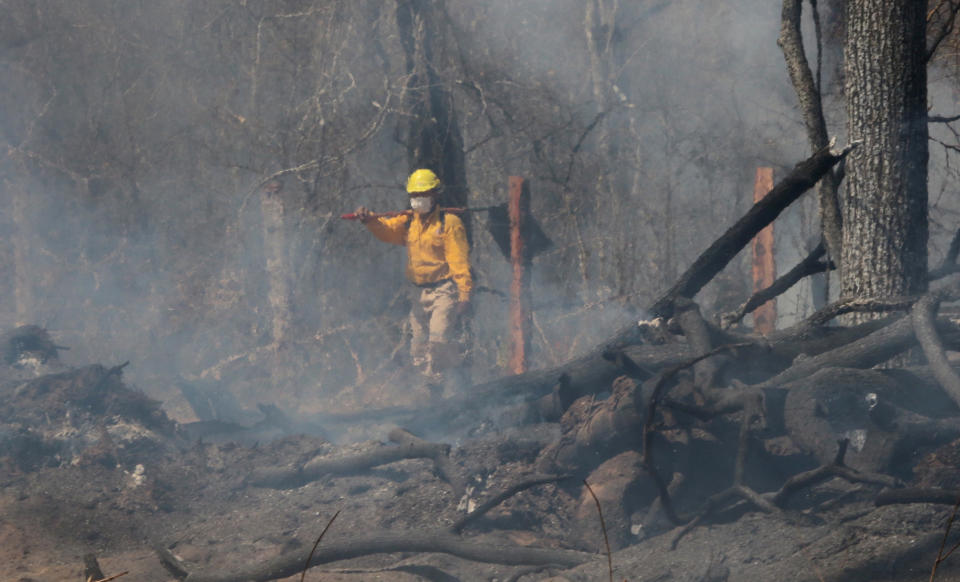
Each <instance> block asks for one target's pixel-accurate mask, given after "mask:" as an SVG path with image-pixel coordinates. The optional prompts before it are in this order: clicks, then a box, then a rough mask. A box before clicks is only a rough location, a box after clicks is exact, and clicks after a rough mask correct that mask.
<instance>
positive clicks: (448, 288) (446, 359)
mask: <svg viewBox="0 0 960 582" xmlns="http://www.w3.org/2000/svg"><path fill="white" fill-rule="evenodd" d="M456 305H457V286H456V284H455V283H454V282H453V281H449V280H448V281H444V282H443V283H441V284H440V285H438V286H436V287H425V288H423V289H420V290H419V293H418V294H417V296H415V297H414V299H413V308H412V309H411V310H410V328H411V330H412V337H411V338H410V356H411V357H412V359H413V365H414V366H415V367H417V368H418V369H420V371H422V372H423V373H425V374H427V375H429V376H436V375H440V374H441V373H442V372H443V371H444V370H449V369H450V368H453V367H455V366H457V365H458V364H459V363H460V359H461V358H462V354H461V353H460V347H459V346H458V345H457V344H456V342H455V341H454V333H455V332H456V327H457V326H456V324H457V316H456Z"/></svg>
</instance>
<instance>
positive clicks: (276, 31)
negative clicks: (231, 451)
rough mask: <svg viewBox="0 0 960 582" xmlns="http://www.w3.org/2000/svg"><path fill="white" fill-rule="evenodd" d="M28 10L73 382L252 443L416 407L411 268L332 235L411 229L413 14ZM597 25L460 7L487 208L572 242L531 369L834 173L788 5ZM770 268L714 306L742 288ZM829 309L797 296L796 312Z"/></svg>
mask: <svg viewBox="0 0 960 582" xmlns="http://www.w3.org/2000/svg"><path fill="white" fill-rule="evenodd" d="M27 4H28V3H24V4H22V5H17V6H14V7H12V9H13V10H14V11H16V10H21V11H23V14H18V13H12V14H9V15H8V17H9V18H12V19H13V21H15V22H21V23H22V24H23V26H21V27H20V28H19V30H22V31H24V32H23V34H22V35H21V36H23V35H25V38H24V39H22V40H23V41H22V42H17V43H14V44H12V45H11V46H9V47H7V48H6V51H5V52H4V53H3V55H2V58H0V68H2V70H3V72H4V75H5V77H4V78H5V80H6V83H5V90H4V92H3V95H2V99H3V101H2V103H3V105H4V107H3V111H4V112H5V113H4V115H3V116H2V117H0V132H2V134H0V135H2V139H3V140H4V142H5V144H6V145H7V147H8V152H9V155H8V156H7V158H6V159H5V160H4V161H2V162H0V169H2V171H3V176H4V179H3V186H4V188H3V195H4V196H5V197H6V200H5V202H6V207H7V208H8V209H10V212H9V213H7V214H6V215H5V216H3V217H2V218H0V225H2V229H3V233H4V234H5V235H6V236H4V237H0V239H2V241H0V269H3V272H4V273H5V274H6V275H7V277H5V278H4V279H5V281H6V282H5V283H4V284H3V287H2V289H3V291H4V292H5V293H6V295H7V296H8V297H10V298H11V301H10V302H8V305H9V307H8V309H7V311H6V313H5V314H3V321H4V323H6V324H12V323H14V322H15V321H17V320H19V319H21V318H26V319H29V321H23V322H24V323H39V324H41V325H45V326H47V327H49V328H50V329H51V331H52V332H53V333H54V335H55V337H56V340H57V342H58V343H61V344H65V345H69V346H71V348H72V349H71V351H70V352H68V353H67V354H65V357H66V358H67V359H68V361H69V362H70V363H73V364H78V365H79V364H83V363H87V362H92V361H101V362H104V363H107V364H116V363H120V362H122V361H126V360H130V361H131V365H130V366H129V367H128V368H126V369H125V370H124V373H125V375H126V377H127V380H128V381H129V382H130V383H132V384H134V385H136V386H137V387H139V388H141V389H142V390H144V391H145V392H147V393H148V394H150V395H152V396H154V397H156V398H158V399H161V400H163V401H164V402H165V406H166V407H167V409H168V410H170V411H171V413H172V414H175V416H177V417H178V418H181V419H188V418H190V417H191V415H192V414H193V413H194V411H193V409H191V407H190V406H189V403H188V402H187V401H186V396H185V395H184V389H183V386H191V387H192V389H195V390H194V391H197V390H199V392H200V393H203V394H206V395H207V397H208V398H209V399H210V400H212V401H216V406H217V407H219V408H220V411H221V412H220V413H218V414H220V415H221V416H222V415H233V416H234V417H236V418H237V419H239V420H243V421H245V422H249V421H252V420H255V419H257V418H258V415H259V414H260V413H259V411H258V409H257V408H256V405H257V404H258V403H272V404H277V405H278V406H280V407H281V408H283V409H284V410H286V411H288V412H290V413H291V414H301V415H310V414H315V413H318V412H321V411H323V412H330V410H340V409H362V408H378V407H381V406H389V405H391V404H393V403H395V402H396V401H400V400H403V399H404V398H409V395H410V391H411V390H412V389H413V383H414V381H413V380H411V379H410V378H407V377H404V376H403V373H402V371H403V370H404V368H405V367H406V364H407V361H406V356H405V353H406V349H405V341H406V336H405V333H406V330H405V325H406V323H405V322H406V317H407V312H408V309H409V304H410V300H409V293H408V291H409V286H408V284H407V283H406V282H405V280H404V277H403V271H404V268H403V267H404V265H403V263H404V260H405V254H404V252H405V251H404V249H402V248H399V247H392V246H389V245H385V244H382V243H380V242H378V241H375V240H374V239H373V237H372V236H370V234H369V233H368V232H366V229H364V228H363V227H362V226H360V225H358V224H356V223H351V222H346V221H341V220H339V219H338V218H336V217H337V215H339V214H340V213H342V212H349V211H352V210H353V209H354V208H355V207H357V206H360V205H365V206H368V207H370V208H373V209H375V210H390V209H399V208H401V207H404V206H405V205H406V197H405V195H404V194H403V190H402V184H403V181H404V179H405V177H406V174H407V172H408V171H409V170H410V168H409V167H408V166H407V159H408V152H407V151H406V148H405V145H404V144H403V143H402V142H401V139H400V136H401V135H402V128H403V124H404V123H405V122H406V118H405V116H406V115H408V111H407V110H406V108H407V107H408V104H406V103H405V101H404V99H405V96H406V94H407V93H406V92H407V88H406V82H407V80H408V79H407V77H406V69H405V63H404V62H402V61H403V55H404V54H405V53H404V51H403V49H402V46H401V42H402V41H403V39H401V38H399V35H400V31H399V30H398V29H397V27H396V23H395V16H394V13H393V8H391V7H387V6H384V5H383V3H378V2H372V1H369V2H366V1H364V2H342V1H336V0H314V1H308V2H300V3H296V4H297V9H296V10H294V9H292V8H290V7H289V5H290V3H288V2H279V1H271V0H261V1H258V2H246V3H235V2H228V1H226V0H223V1H211V2H186V3H184V2H174V1H160V2H152V3H149V5H140V4H130V3H126V2H122V1H120V0H85V1H83V2H66V1H65V0H64V1H62V2H52V3H48V4H43V5H38V6H36V7H35V10H34V11H32V12H31V11H28V10H27ZM590 4H591V3H583V2H574V1H572V0H571V1H568V2H555V1H550V2H547V1H529V2H522V3H517V2H507V1H506V0H497V1H492V2H484V3H477V2H468V1H464V0H451V1H449V2H447V3H445V4H444V11H445V12H444V14H445V20H444V21H443V23H442V24H441V26H442V27H443V30H445V31H446V34H445V35H444V37H443V38H441V39H437V42H436V43H435V46H436V47H437V63H436V68H437V73H438V78H439V79H440V82H441V83H442V84H443V89H444V90H445V91H446V94H447V95H448V96H449V102H448V104H447V105H448V106H450V107H452V108H454V109H455V110H456V115H457V119H458V120H459V122H460V123H461V132H462V135H463V138H464V147H465V150H466V153H465V156H466V165H467V168H466V170H467V183H468V187H469V189H470V193H469V196H468V200H469V201H470V203H471V205H476V206H489V205H495V204H501V203H503V202H504V201H505V200H506V185H507V179H508V176H510V175H519V176H523V177H524V178H525V179H526V180H527V183H528V184H529V187H530V195H531V211H532V214H533V216H534V218H535V219H536V220H537V222H538V224H539V225H540V227H541V228H542V229H543V232H544V233H545V234H546V236H547V237H548V238H549V239H550V240H551V241H552V245H551V246H550V248H548V249H545V250H544V251H543V252H541V253H539V254H538V255H537V256H536V257H535V258H534V260H533V265H532V267H531V277H532V279H531V295H532V303H533V307H534V311H533V326H532V340H531V341H532V344H533V351H532V357H531V361H530V365H531V367H534V368H545V367H550V366H554V365H557V364H560V363H562V362H564V361H566V360H568V359H570V358H572V357H575V356H576V355H578V354H582V353H583V352H585V351H587V350H589V349H592V348H593V347H594V346H595V345H597V344H598V343H600V342H602V341H603V340H605V339H606V338H607V336H608V335H609V334H611V333H612V332H613V331H614V330H616V329H619V328H621V327H622V326H623V325H624V324H627V323H629V322H631V321H636V319H637V318H638V313H639V312H640V310H641V309H642V308H643V307H645V306H647V305H649V304H650V303H651V302H652V300H653V299H654V298H655V297H656V296H657V295H658V294H659V293H662V292H663V291H664V290H665V289H666V288H668V287H669V286H670V285H671V284H672V283H673V281H674V280H675V278H676V277H677V276H678V275H679V274H680V273H682V272H683V270H684V269H685V268H686V267H687V266H688V265H689V264H690V263H691V262H692V261H693V260H694V258H695V257H696V256H697V255H698V254H699V253H700V252H701V251H702V250H703V249H705V248H706V246H707V245H708V244H710V242H712V240H713V239H714V238H715V237H716V236H718V235H719V234H721V233H722V232H723V230H725V229H726V228H727V227H728V226H729V225H730V224H732V222H733V221H734V220H735V219H736V218H737V217H739V216H740V215H741V214H742V212H744V211H745V209H746V208H747V206H748V204H749V203H750V196H751V193H752V178H753V174H754V171H755V168H756V167H757V166H759V165H769V166H773V167H775V168H776V172H777V175H782V172H783V171H784V170H785V169H787V168H789V167H791V166H792V165H793V164H794V163H795V162H796V161H798V160H800V159H802V158H804V157H806V155H807V154H808V153H809V152H807V146H806V136H805V135H804V132H803V127H802V123H800V118H799V115H798V114H797V111H796V97H795V96H794V94H793V91H792V89H791V88H790V85H789V82H788V79H787V75H786V72H785V68H784V64H783V58H782V56H781V54H780V51H779V49H778V48H777V47H776V36H777V34H778V31H779V8H778V7H777V6H776V5H772V4H770V3H765V2H761V1H759V0H743V1H740V2H735V3H732V4H730V3H725V4H722V5H714V4H710V3H703V2H693V1H683V2H656V1H651V2H640V3H619V12H618V13H617V14H615V15H613V14H605V15H604V14H602V13H597V14H595V15H594V16H593V17H592V18H594V24H595V27H594V28H593V29H592V30H590V31H588V30H587V29H586V28H585V22H586V12H585V10H586V9H587V8H588V6H589V5H590ZM607 4H608V3H597V5H603V6H607ZM607 8H608V9H609V6H607ZM601 12H602V11H601ZM605 19H606V20H605ZM28 25H29V26H28ZM611 26H612V27H613V28H610V27H611ZM807 26H808V27H809V23H807ZM604 27H606V28H604ZM45 31H48V32H45ZM371 31H372V32H371ZM588 32H589V33H590V35H592V38H593V39H594V43H593V44H592V45H591V44H590V43H589V42H588ZM11 38H12V37H11ZM808 38H809V37H808ZM598 39H599V40H598ZM600 40H602V42H600ZM829 73H830V71H829V70H828V71H827V74H826V76H825V79H827V80H828V81H829V79H830V78H831V77H830V76H829ZM942 87H943V88H942V89H938V90H935V91H934V90H932V91H931V95H932V98H934V99H936V101H937V103H941V102H943V103H947V102H948V101H949V99H946V98H942V97H943V96H944V95H952V93H949V92H948V91H947V89H946V87H947V85H946V84H944V85H943V86H942ZM944 99H946V100H944ZM944 113H945V114H948V113H951V112H949V111H944ZM831 125H832V126H836V127H839V126H840V125H841V124H840V123H839V122H835V123H832V124H831ZM936 163H937V164H938V167H943V166H945V165H946V158H943V159H942V160H938V161H937V162H936ZM267 178H272V179H273V181H274V182H276V183H277V184H279V185H280V188H279V190H278V191H277V192H275V193H274V194H268V193H267V192H266V191H265V190H264V185H265V184H264V183H265V181H266V180H267ZM931 183H932V184H942V185H943V186H942V187H941V186H937V188H939V190H938V191H942V192H945V193H946V192H947V187H946V184H947V183H948V180H946V179H940V178H934V179H932V181H931ZM934 189H935V188H932V189H931V191H932V192H933V191H934ZM271 196H273V197H274V198H271ZM948 197H949V196H948V195H947V194H943V195H942V196H941V199H942V200H946V199H947V198H948ZM952 199H953V200H955V197H953V198H952ZM271 200H274V201H275V202H276V204H273V205H271V204H272V203H271ZM811 204H812V203H811V201H810V200H807V201H805V202H804V203H802V204H799V205H797V207H796V208H793V209H790V210H789V211H788V212H787V213H785V215H784V216H783V217H782V218H781V219H780V220H779V221H778V223H777V227H776V228H777V229H778V232H779V233H780V234H779V235H778V236H779V240H780V243H778V244H779V245H780V246H779V248H780V249H781V250H780V256H778V261H779V262H780V264H781V265H783V269H786V268H789V267H790V266H792V264H794V263H795V262H796V260H799V258H800V257H802V256H803V255H805V253H806V250H808V247H807V245H808V244H809V240H810V239H811V238H813V237H814V236H815V234H816V232H817V227H816V222H817V218H816V212H815V210H813V207H812V205H811ZM954 206H955V205H954ZM488 221H489V218H488V217H484V216H480V215H478V216H477V217H476V219H475V220H474V231H473V249H472V257H473V263H474V266H475V268H476V271H477V273H478V274H479V280H478V284H479V285H480V286H482V287H486V288H489V289H491V290H493V291H494V292H493V293H487V292H481V293H478V294H477V296H476V298H475V306H474V307H475V317H474V319H473V326H472V333H473V340H474V350H473V353H472V354H471V355H472V360H473V367H472V369H471V374H472V381H473V382H475V383H479V382H483V381H485V380H489V379H491V378H494V377H497V376H499V375H501V374H504V373H505V368H504V366H505V362H506V361H507V359H508V355H509V354H508V350H509V341H508V339H507V324H506V320H507V304H506V302H505V300H504V298H503V297H504V296H503V294H504V293H505V292H506V291H507V289H509V285H510V279H511V271H510V266H509V264H508V262H507V261H506V260H505V259H504V257H503V256H502V254H501V253H500V250H499V248H498V245H497V243H496V241H495V240H494V238H493V236H492V235H491V234H490V232H489V229H488V228H487V227H488ZM745 260H746V257H745V256H744V257H741V258H740V259H739V260H738V261H735V262H734V263H732V264H731V265H730V266H729V267H728V268H727V271H726V272H725V273H724V277H725V278H726V279H727V283H726V284H725V285H726V287H727V291H725V290H724V289H718V288H717V286H715V285H713V286H711V287H708V288H707V289H706V290H705V291H704V292H703V294H702V295H701V296H700V297H699V298H698V299H699V300H701V301H702V302H703V303H704V304H705V306H706V307H707V309H705V311H710V308H712V307H714V306H717V307H719V306H721V304H722V303H723V301H724V299H723V296H724V293H727V292H728V291H729V289H733V290H734V292H733V293H734V294H736V293H743V292H745V286H746V283H745V281H747V274H746V265H745V263H744V261H745ZM804 293H808V291H803V290H801V292H800V295H796V296H795V297H793V298H789V299H785V301H786V302H788V303H790V304H792V305H793V306H792V307H791V311H793V312H795V314H797V316H800V315H802V313H804V310H805V309H807V307H806V306H807V305H808V301H807V300H806V299H805V296H804V295H803V294H804ZM742 299H746V297H742ZM190 390H191V388H188V389H187V391H190ZM412 428H416V427H412Z"/></svg>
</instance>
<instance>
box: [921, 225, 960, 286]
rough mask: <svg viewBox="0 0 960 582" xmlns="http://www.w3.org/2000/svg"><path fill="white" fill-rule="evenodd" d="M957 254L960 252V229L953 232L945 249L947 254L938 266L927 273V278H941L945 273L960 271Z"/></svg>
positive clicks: (950, 273) (931, 279)
mask: <svg viewBox="0 0 960 582" xmlns="http://www.w3.org/2000/svg"><path fill="white" fill-rule="evenodd" d="M958 254H960V230H957V232H956V233H954V235H953V240H951V241H950V247H949V248H948V249H947V254H946V256H944V257H943V262H942V263H940V266H939V267H937V268H936V269H933V270H932V271H930V272H929V273H928V274H927V279H928V280H930V281H934V280H936V279H942V278H943V277H946V276H947V275H952V274H954V273H960V265H958V264H957V255H958Z"/></svg>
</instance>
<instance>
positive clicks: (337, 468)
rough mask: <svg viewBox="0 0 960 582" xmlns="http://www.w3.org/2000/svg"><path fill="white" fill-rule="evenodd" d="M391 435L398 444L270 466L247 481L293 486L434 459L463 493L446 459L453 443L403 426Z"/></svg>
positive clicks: (445, 477)
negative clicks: (427, 437)
mask: <svg viewBox="0 0 960 582" xmlns="http://www.w3.org/2000/svg"><path fill="white" fill-rule="evenodd" d="M389 438H390V440H391V441H393V442H395V443H398V445H399V446H390V445H384V446H381V447H378V448H375V449H373V450H370V451H366V452H364V453H359V454H356V455H345V456H342V457H332V458H331V457H329V456H318V457H314V458H313V459H311V460H309V461H307V462H306V463H304V464H302V465H293V466H286V467H268V468H265V469H261V470H259V471H257V472H255V473H253V474H252V475H251V476H250V478H249V479H248V480H247V483H248V484H249V485H253V486H256V487H274V488H277V489H292V488H294V487H300V486H301V485H305V484H307V483H310V482H311V481H316V480H317V479H320V478H322V477H323V476H325V475H348V474H352V473H358V472H360V471H364V470H366V469H370V468H372V467H379V466H380V465H386V464H389V463H395V462H397V461H402V460H404V459H431V460H433V462H434V463H435V465H436V466H437V472H438V473H439V474H440V476H441V478H443V479H444V480H445V481H447V482H448V483H450V484H451V485H452V486H453V487H454V489H455V493H458V494H459V493H461V489H462V484H461V483H460V480H459V479H458V478H456V476H455V475H454V474H453V473H452V470H451V469H450V467H449V463H448V460H447V455H449V453H450V445H446V444H439V443H431V442H427V441H425V440H423V439H420V438H418V437H416V436H414V435H412V434H410V433H409V432H407V431H405V430H403V429H394V430H393V431H391V432H390V437H389Z"/></svg>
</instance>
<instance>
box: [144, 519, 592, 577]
mask: <svg viewBox="0 0 960 582" xmlns="http://www.w3.org/2000/svg"><path fill="white" fill-rule="evenodd" d="M155 551H156V552H157V554H158V555H159V556H160V560H161V562H162V563H163V564H164V567H165V568H166V569H167V571H168V572H170V573H171V574H172V575H173V576H174V577H176V578H177V580H181V581H183V582H233V581H235V580H248V581H252V582H266V581H269V580H276V579H279V578H285V577H287V576H293V575H295V574H298V573H301V572H303V571H304V568H305V565H306V567H307V568H312V567H314V566H319V565H321V564H329V563H332V562H338V561H341V560H349V559H351V558H358V557H361V556H369V555H373V554H392V553H397V552H424V553H443V554H450V555H453V556H457V557H460V558H463V559H465V560H473V561H477V562H486V563H491V564H505V565H555V566H560V567H566V568H571V567H573V566H577V565H580V564H583V563H584V562H587V561H590V560H593V559H596V555H595V554H588V553H586V552H577V551H573V550H554V549H547V548H532V547H520V546H512V545H496V544H488V543H473V542H470V541H465V540H461V539H460V538H458V537H457V536H455V535H452V534H451V533H449V532H447V531H437V532H429V533H422V532H380V533H376V534H373V535H369V536H363V537H355V538H351V539H342V540H336V541H325V542H324V543H323V544H322V545H321V546H320V547H319V548H317V550H316V551H315V552H314V553H313V557H312V558H310V560H309V562H307V555H306V553H305V552H290V553H287V554H283V555H280V556H278V557H276V558H274V559H272V560H268V561H266V562H264V563H261V564H258V565H255V566H249V567H246V568H238V569H237V570H234V571H231V572H223V571H216V572H203V571H190V569H189V568H188V567H187V566H186V565H184V564H183V563H182V562H180V560H178V559H176V558H175V557H174V556H173V555H172V554H171V553H170V552H169V551H168V550H167V549H166V548H164V547H162V546H155Z"/></svg>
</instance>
